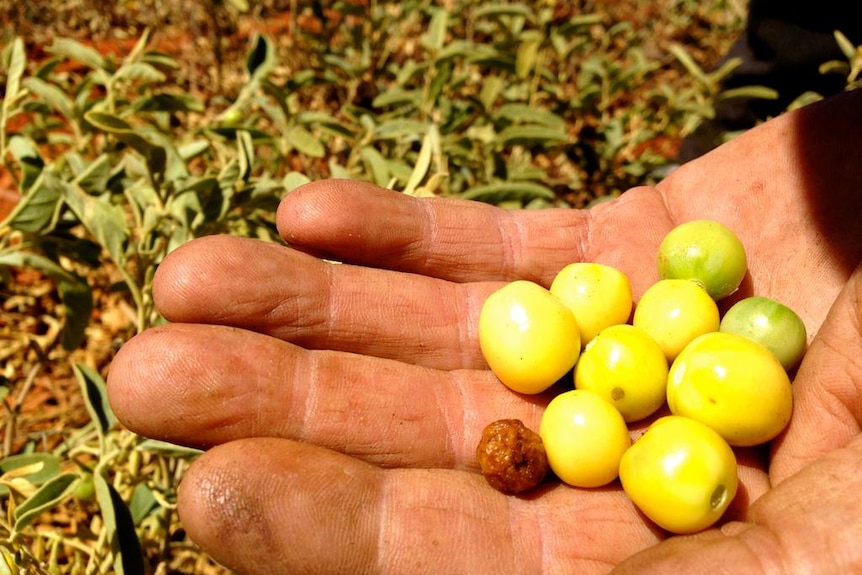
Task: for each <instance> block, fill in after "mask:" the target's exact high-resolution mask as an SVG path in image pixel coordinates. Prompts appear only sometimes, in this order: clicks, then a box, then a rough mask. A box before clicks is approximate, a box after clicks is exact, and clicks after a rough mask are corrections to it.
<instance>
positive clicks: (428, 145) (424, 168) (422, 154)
mask: <svg viewBox="0 0 862 575" xmlns="http://www.w3.org/2000/svg"><path fill="white" fill-rule="evenodd" d="M439 150H440V132H439V131H438V129H437V127H436V126H431V128H430V129H429V130H428V133H427V134H425V137H424V138H422V147H421V148H419V156H418V157H417V158H416V164H415V165H414V166H413V172H412V173H411V174H410V179H409V180H407V185H406V186H405V187H404V190H403V193H405V194H407V195H411V194H413V193H415V192H416V190H417V189H418V188H419V184H421V183H422V180H424V179H425V176H426V175H427V174H428V170H429V169H430V167H431V159H432V156H433V155H434V152H435V151H437V152H439Z"/></svg>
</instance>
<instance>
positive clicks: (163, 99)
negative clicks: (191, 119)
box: [134, 93, 206, 112]
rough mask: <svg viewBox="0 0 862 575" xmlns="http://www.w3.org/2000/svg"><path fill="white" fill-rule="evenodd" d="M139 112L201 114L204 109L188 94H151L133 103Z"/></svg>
mask: <svg viewBox="0 0 862 575" xmlns="http://www.w3.org/2000/svg"><path fill="white" fill-rule="evenodd" d="M134 108H135V109H136V110H138V111H140V112H203V111H204V110H205V109H206V108H205V106H204V104H203V102H201V101H200V100H198V99H197V98H195V97H194V96H190V95H188V94H167V93H160V94H153V95H152V96H147V97H145V98H141V99H139V100H136V101H135V102H134Z"/></svg>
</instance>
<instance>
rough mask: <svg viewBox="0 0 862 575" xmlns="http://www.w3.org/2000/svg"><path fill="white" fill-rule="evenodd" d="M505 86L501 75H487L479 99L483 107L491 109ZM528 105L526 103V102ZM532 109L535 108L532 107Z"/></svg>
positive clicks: (487, 109)
mask: <svg viewBox="0 0 862 575" xmlns="http://www.w3.org/2000/svg"><path fill="white" fill-rule="evenodd" d="M504 87H505V82H504V81H503V79H502V78H501V77H499V76H487V77H486V78H485V79H484V80H483V81H482V89H481V91H480V92H479V101H480V102H482V108H484V109H485V111H486V112H487V111H489V110H490V109H491V108H493V107H494V102H496V101H497V98H498V97H499V96H500V93H501V92H502V91H503V88H504ZM525 105H526V104H525ZM531 109H533V108H532V107H531Z"/></svg>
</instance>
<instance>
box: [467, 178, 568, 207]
mask: <svg viewBox="0 0 862 575" xmlns="http://www.w3.org/2000/svg"><path fill="white" fill-rule="evenodd" d="M461 197H462V198H463V199H466V200H476V201H480V202H486V203H489V204H500V203H503V202H511V201H519V202H521V203H522V204H525V203H527V202H530V201H532V200H535V199H536V198H543V199H546V200H554V199H555V198H556V195H555V194H554V191H553V190H552V189H551V188H549V187H547V186H544V185H542V184H537V183H535V182H498V183H494V184H487V185H483V186H475V187H473V188H470V189H469V190H467V191H465V192H464V193H463V194H461Z"/></svg>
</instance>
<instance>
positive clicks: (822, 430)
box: [771, 264, 862, 483]
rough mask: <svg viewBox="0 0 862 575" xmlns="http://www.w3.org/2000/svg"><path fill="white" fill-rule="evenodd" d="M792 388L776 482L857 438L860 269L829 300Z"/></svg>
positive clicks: (861, 366)
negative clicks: (790, 408) (826, 313)
mask: <svg viewBox="0 0 862 575" xmlns="http://www.w3.org/2000/svg"><path fill="white" fill-rule="evenodd" d="M793 386H794V409H793V417H792V418H791V420H790V423H789V424H788V427H787V431H786V432H785V433H784V434H783V436H782V437H781V438H780V439H779V440H777V441H776V447H777V449H776V452H775V457H774V459H773V461H772V465H771V475H772V477H773V480H774V481H775V482H776V483H778V482H780V481H783V480H784V479H786V478H787V477H789V476H791V475H793V474H794V473H796V472H797V471H799V470H800V469H802V468H803V467H805V466H806V465H808V464H809V463H811V462H812V461H814V460H816V459H818V458H820V457H821V456H822V455H824V454H826V453H829V452H830V451H833V450H836V449H840V448H843V447H844V446H845V445H847V443H848V442H849V441H851V440H852V439H854V438H856V437H858V436H860V434H862V264H860V266H859V267H858V268H857V269H856V271H855V273H854V274H853V275H852V276H851V278H850V280H849V281H848V282H847V284H846V286H845V288H844V289H843V290H842V291H841V293H840V295H839V296H838V298H837V299H836V300H835V303H834V304H833V306H832V309H831V310H830V312H829V315H828V316H827V318H826V321H825V322H824V324H823V327H822V328H821V329H820V331H819V332H818V334H817V336H816V337H815V339H814V341H813V342H812V343H811V346H810V347H809V349H808V351H807V352H806V354H805V357H804V358H803V362H802V364H801V365H800V366H799V370H798V372H797V375H796V378H795V380H794V383H793Z"/></svg>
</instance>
